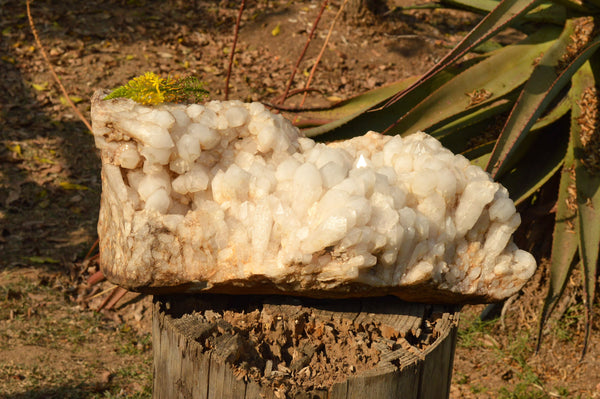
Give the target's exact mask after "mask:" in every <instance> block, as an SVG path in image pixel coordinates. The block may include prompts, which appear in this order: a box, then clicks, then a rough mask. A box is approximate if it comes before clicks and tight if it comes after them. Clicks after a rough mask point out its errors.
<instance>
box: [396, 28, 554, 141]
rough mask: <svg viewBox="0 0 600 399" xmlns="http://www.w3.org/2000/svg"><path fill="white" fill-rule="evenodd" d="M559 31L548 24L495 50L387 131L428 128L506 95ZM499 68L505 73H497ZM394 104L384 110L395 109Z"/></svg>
mask: <svg viewBox="0 0 600 399" xmlns="http://www.w3.org/2000/svg"><path fill="white" fill-rule="evenodd" d="M559 33H560V32H559V31H558V30H557V29H556V28H554V27H546V28H543V29H540V30H539V31H538V32H536V33H534V34H532V35H530V36H529V37H527V39H525V40H523V41H521V42H520V43H517V44H515V45H512V46H507V47H505V48H503V49H501V50H498V51H496V52H494V53H492V54H491V55H490V56H489V57H488V58H486V59H484V60H483V61H481V62H479V63H478V64H476V65H474V66H472V67H471V68H469V69H467V70H466V71H464V72H462V73H461V74H459V75H457V76H456V77H455V78H453V79H452V80H450V81H449V82H448V83H446V84H445V85H443V86H442V87H440V88H439V89H437V90H435V91H433V92H432V93H431V94H430V95H429V96H428V97H427V98H425V99H424V100H423V101H421V102H420V103H419V104H418V105H416V106H413V108H412V109H410V111H409V112H407V113H406V114H405V115H404V116H403V117H402V118H401V119H400V121H399V122H398V123H397V124H395V125H394V126H392V127H390V128H389V129H387V130H386V133H388V134H404V133H411V132H415V131H417V130H425V129H427V128H429V127H430V126H433V125H434V124H436V123H439V122H440V121H443V120H445V119H447V118H450V117H452V116H454V115H457V114H461V113H463V112H465V111H468V110H469V108H472V107H473V106H475V105H479V104H486V103H489V102H491V101H496V100H497V99H499V98H501V97H503V96H505V95H506V94H508V93H510V92H511V91H513V90H515V89H516V88H518V87H519V86H520V85H522V84H523V83H524V82H525V81H526V80H527V78H528V77H529V75H530V74H531V72H532V70H533V69H534V60H535V59H536V58H538V57H539V56H540V54H542V53H543V52H545V51H547V49H548V48H550V46H551V45H552V43H553V42H554V40H555V39H556V38H557V37H558V35H559ZM498 70H501V71H504V73H503V74H498ZM395 105H396V104H393V105H391V106H390V107H388V108H386V109H385V111H387V110H391V109H393V108H394V106H395Z"/></svg>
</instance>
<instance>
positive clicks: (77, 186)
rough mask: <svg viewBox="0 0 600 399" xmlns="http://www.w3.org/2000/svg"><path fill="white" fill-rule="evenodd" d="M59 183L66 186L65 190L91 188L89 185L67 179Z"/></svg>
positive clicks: (63, 186)
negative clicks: (67, 180) (70, 181)
mask: <svg viewBox="0 0 600 399" xmlns="http://www.w3.org/2000/svg"><path fill="white" fill-rule="evenodd" d="M58 185H59V186H61V187H62V188H64V189H65V190H89V187H87V186H84V185H81V184H76V183H69V182H66V181H63V182H60V183H58Z"/></svg>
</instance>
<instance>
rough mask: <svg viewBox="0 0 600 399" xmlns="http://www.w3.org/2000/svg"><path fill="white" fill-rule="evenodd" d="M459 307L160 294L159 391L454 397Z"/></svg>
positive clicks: (156, 318) (156, 334)
mask: <svg viewBox="0 0 600 399" xmlns="http://www.w3.org/2000/svg"><path fill="white" fill-rule="evenodd" d="M458 310H459V308H458V307H452V306H441V305H423V304H414V303H407V302H402V301H400V300H398V299H397V298H395V297H382V298H363V299H344V300H341V299H340V300H329V299H310V298H293V297H287V296H251V295H246V296H231V295H208V294H203V295H165V296H155V297H154V304H153V327H152V335H153V348H154V392H153V397H154V398H155V399H158V398H161V399H162V398H194V399H195V398H207V399H208V398H215V399H219V398H240V399H242V398H247V399H254V398H277V399H280V398H311V399H315V398H330V399H337V398H343V399H356V398H361V399H362V398H369V399H377V398H446V397H448V395H449V390H450V380H451V376H452V363H453V358H454V348H455V344H456V331H457V325H458V316H459V311H458ZM257 339H259V340H263V342H256V340H257ZM330 344H332V345H333V346H328V345H330ZM335 345H338V347H337V348H336V347H335ZM339 345H341V346H339ZM343 345H346V346H345V347H344V346H343ZM307 348H308V349H307ZM336 351H337V353H338V355H339V354H341V355H342V356H344V354H345V355H348V358H353V356H354V355H356V354H357V353H359V355H358V358H359V359H360V360H361V361H360V362H357V364H356V365H352V364H350V365H349V364H346V363H345V362H347V360H348V358H346V359H345V360H343V359H342V360H340V359H335V358H334V357H335V353H336ZM361 351H362V352H361ZM373 351H375V352H377V355H374V356H370V354H372V353H373ZM360 353H362V354H360ZM369 362H370V363H371V364H366V363H369ZM359 363H360V364H359ZM332 368H333V369H336V371H334V372H329V373H328V372H327V371H323V370H330V369H332ZM303 373H304V374H303ZM325 374H332V375H325ZM291 380H295V381H303V382H297V383H294V382H290V381H291ZM324 380H325V381H326V382H323V381H324ZM311 384H312V386H311Z"/></svg>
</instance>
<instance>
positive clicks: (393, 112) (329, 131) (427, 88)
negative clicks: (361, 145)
mask: <svg viewBox="0 0 600 399" xmlns="http://www.w3.org/2000/svg"><path fill="white" fill-rule="evenodd" d="M454 76H455V72H452V71H444V72H443V73H440V74H438V75H437V76H435V78H434V79H430V80H429V81H427V82H426V83H424V84H423V85H421V86H419V88H418V89H417V90H413V91H412V92H411V93H410V94H409V95H408V96H407V97H406V98H405V100H406V101H402V102H400V103H397V104H394V107H392V108H382V107H380V105H381V103H379V104H376V105H375V106H373V107H371V108H369V109H366V110H363V111H358V112H356V113H354V114H351V115H348V116H346V117H343V118H341V119H338V120H335V121H333V122H330V123H327V124H325V125H323V126H318V127H315V128H311V129H306V130H305V131H304V133H305V134H306V136H307V137H315V136H319V137H318V139H319V140H321V141H331V140H341V139H345V138H349V137H355V136H359V135H363V134H365V133H366V132H368V131H369V130H375V131H383V130H385V129H386V128H387V127H388V126H389V125H390V124H392V123H394V122H395V121H396V119H398V118H397V115H398V114H404V113H406V112H407V111H408V110H410V108H411V107H413V106H414V104H415V103H418V102H419V101H420V100H422V99H423V98H425V97H426V96H427V95H428V94H429V93H430V92H432V91H435V90H436V89H437V88H439V87H440V86H441V85H443V84H444V83H445V82H447V81H448V80H450V79H451V78H452V77H454ZM384 101H386V100H384ZM374 109H377V110H374Z"/></svg>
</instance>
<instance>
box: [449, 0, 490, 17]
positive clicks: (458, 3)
mask: <svg viewBox="0 0 600 399" xmlns="http://www.w3.org/2000/svg"><path fill="white" fill-rule="evenodd" d="M440 3H441V4H443V5H445V6H447V7H449V8H460V9H462V10H467V11H472V12H476V13H480V14H481V13H489V12H492V10H493V9H494V8H496V7H498V1H497V0H442V1H440Z"/></svg>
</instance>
